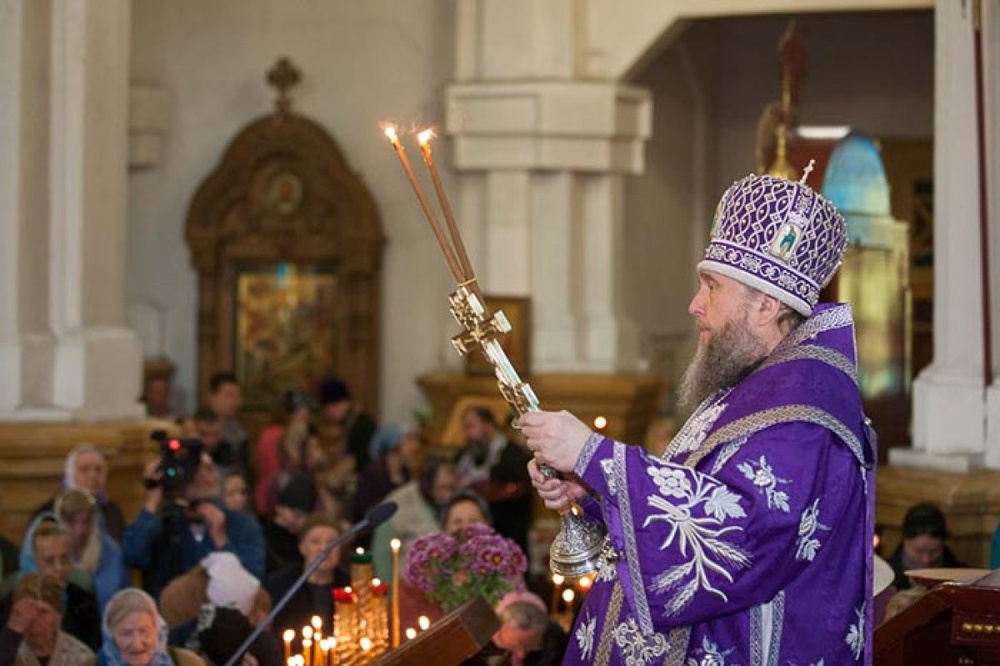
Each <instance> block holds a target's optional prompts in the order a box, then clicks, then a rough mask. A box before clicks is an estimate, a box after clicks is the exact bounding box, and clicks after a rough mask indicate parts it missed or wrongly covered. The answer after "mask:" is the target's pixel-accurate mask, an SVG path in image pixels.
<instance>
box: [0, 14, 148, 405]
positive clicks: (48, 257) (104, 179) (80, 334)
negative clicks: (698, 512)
mask: <svg viewBox="0 0 1000 666" xmlns="http://www.w3.org/2000/svg"><path fill="white" fill-rule="evenodd" d="M4 9H5V13H3V15H2V16H0V42H2V46H0V49H2V50H3V53H2V55H3V62H4V66H3V68H2V69H0V95H2V97H3V99H5V100H11V102H12V106H13V107H14V112H13V113H11V114H9V115H8V114H5V115H4V116H3V117H2V118H0V137H2V139H3V140H2V142H0V199H2V200H3V201H4V202H5V203H4V206H3V208H2V210H0V254H2V256H0V263H2V265H3V268H2V269H0V270H3V271H5V277H4V279H3V280H0V373H2V374H3V375H4V377H5V382H4V388H3V389H0V420H7V421H11V420H19V421H25V420H28V421H36V420H40V421H53V420H97V419H120V418H133V417H139V416H141V415H142V414H143V409H142V407H141V406H140V405H139V404H138V403H137V398H138V395H139V381H140V373H141V358H142V354H141V350H140V347H139V342H138V339H137V337H136V336H135V334H134V333H133V332H132V331H131V330H129V329H128V328H127V327H126V326H125V323H124V322H125V197H126V174H127V159H126V156H127V139H128V123H127V115H128V90H129V87H128V69H129V35H130V2H129V0H75V1H73V2H54V3H44V2H31V1H30V0H13V2H7V3H4ZM7 202H11V203H7ZM6 378H14V380H13V381H10V382H9V383H8V382H7V380H6Z"/></svg>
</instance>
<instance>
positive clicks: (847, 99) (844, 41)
mask: <svg viewBox="0 0 1000 666" xmlns="http://www.w3.org/2000/svg"><path fill="white" fill-rule="evenodd" d="M788 18H789V17H788V16H764V17H752V18H734V19H725V20H720V21H719V41H718V48H719V51H720V55H719V70H718V71H719V78H718V79H717V81H716V84H717V85H718V94H719V98H718V99H719V117H718V122H719V125H718V131H719V144H718V160H719V161H718V165H719V169H718V173H717V183H718V188H717V189H718V190H719V191H720V192H721V190H722V189H724V188H725V187H727V186H728V185H729V184H730V183H731V182H732V181H733V180H735V179H737V178H739V177H741V176H743V175H745V174H747V173H749V172H750V171H751V170H752V169H753V164H754V163H753V157H754V153H753V149H754V135H755V132H756V123H757V119H758V117H759V115H760V112H761V110H762V109H763V108H764V106H765V105H766V104H767V103H768V102H770V101H771V100H777V99H779V98H780V93H781V90H780V83H779V78H778V77H779V70H778V62H777V43H778V38H779V37H780V36H781V34H782V33H783V32H784V30H785V28H786V26H787V24H788ZM799 27H800V30H801V33H802V40H803V42H804V44H805V48H806V51H807V52H808V56H807V57H808V61H807V63H806V70H807V71H806V79H805V83H804V86H803V89H802V92H801V94H800V99H799V116H800V123H801V124H803V125H849V126H851V127H854V128H857V129H862V130H864V131H866V132H868V133H869V134H871V135H872V136H873V137H875V138H879V137H883V138H888V137H892V138H898V139H904V138H905V139H916V138H921V139H927V138H930V137H931V136H932V135H933V127H934V49H933V40H934V17H933V14H932V12H931V11H904V12H865V13H856V14H809V15H806V16H800V17H799ZM814 185H820V184H816V183H814Z"/></svg>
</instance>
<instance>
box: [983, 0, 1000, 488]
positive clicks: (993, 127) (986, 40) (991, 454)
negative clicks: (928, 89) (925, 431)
mask: <svg viewBox="0 0 1000 666" xmlns="http://www.w3.org/2000/svg"><path fill="white" fill-rule="evenodd" d="M982 6H983V34H982V44H983V70H984V72H985V74H984V76H983V84H984V97H985V100H986V122H985V125H986V150H987V153H986V167H987V179H988V181H987V182H989V200H988V203H987V206H988V207H989V228H990V247H991V250H992V252H991V261H990V265H991V267H992V269H993V273H992V281H991V282H990V284H991V287H992V289H991V291H992V293H991V297H992V300H993V315H992V328H993V348H992V349H993V376H994V380H993V385H992V386H990V388H989V390H988V391H987V394H986V404H987V426H986V467H988V468H989V469H1000V285H998V284H997V278H998V276H1000V273H998V270H997V262H998V261H1000V168H998V167H997V159H998V156H1000V140H998V135H1000V84H998V79H997V77H998V76H1000V45H998V43H997V40H1000V6H998V5H997V3H995V2H984V3H983V4H982Z"/></svg>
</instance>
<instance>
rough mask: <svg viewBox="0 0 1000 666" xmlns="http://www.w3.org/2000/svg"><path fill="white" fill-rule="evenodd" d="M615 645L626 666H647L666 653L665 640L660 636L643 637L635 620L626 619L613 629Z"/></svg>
mask: <svg viewBox="0 0 1000 666" xmlns="http://www.w3.org/2000/svg"><path fill="white" fill-rule="evenodd" d="M613 635H614V637H615V645H617V646H618V649H620V650H621V652H622V655H623V656H624V657H625V664H626V666H647V665H648V664H650V663H652V661H653V659H655V658H656V657H662V656H663V655H664V654H666V653H667V639H666V638H664V637H663V635H662V634H649V635H646V636H644V635H643V634H642V633H641V632H640V631H639V625H638V623H636V621H635V618H632V617H630V618H628V619H627V620H626V621H625V622H623V623H622V624H619V625H618V626H616V627H615V629H614V632H613Z"/></svg>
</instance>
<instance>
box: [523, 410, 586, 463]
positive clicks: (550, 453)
mask: <svg viewBox="0 0 1000 666" xmlns="http://www.w3.org/2000/svg"><path fill="white" fill-rule="evenodd" d="M518 420H519V422H520V424H519V425H520V429H521V432H522V433H523V434H524V437H525V441H526V443H527V445H528V448H529V449H531V450H532V451H533V452H534V453H535V458H536V459H537V460H538V461H539V462H541V463H545V464H546V465H548V466H549V467H551V468H553V469H554V470H556V471H557V472H572V471H573V468H574V467H575V466H576V461H577V459H578V458H579V457H580V451H582V450H583V445H584V444H586V443H587V439H588V438H589V437H590V436H591V435H592V434H593V432H592V431H591V430H590V428H588V427H587V425H586V424H585V423H584V422H583V421H581V420H580V419H578V418H576V417H575V416H573V415H572V414H570V413H569V412H567V411H566V410H563V411H561V412H543V411H537V412H527V413H525V414H522V415H521V416H520V417H519V419H518Z"/></svg>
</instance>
